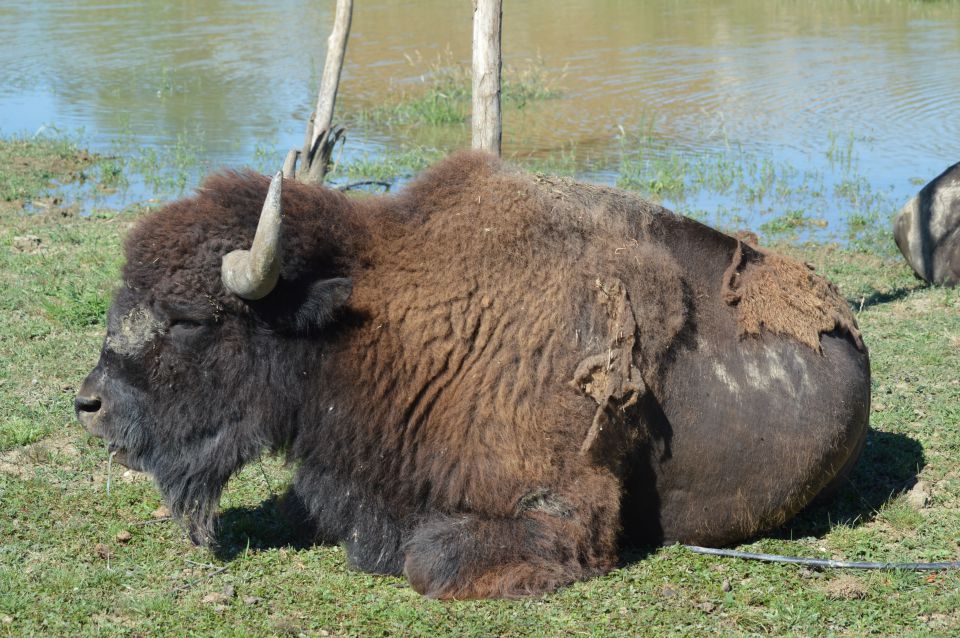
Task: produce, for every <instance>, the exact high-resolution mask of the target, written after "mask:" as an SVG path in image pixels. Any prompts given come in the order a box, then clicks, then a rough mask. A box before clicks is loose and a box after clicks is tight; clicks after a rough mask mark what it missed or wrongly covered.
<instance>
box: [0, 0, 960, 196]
mask: <svg viewBox="0 0 960 638" xmlns="http://www.w3.org/2000/svg"><path fill="white" fill-rule="evenodd" d="M332 4H333V3H332V2H316V1H315V0H311V1H306V0H286V1H281V2H273V3H257V2H249V1H243V0H202V1H191V2H186V1H182V0H181V1H178V2H169V1H164V2H159V1H148V2H127V3H124V2H102V1H99V2H98V1H94V0H87V1H79V2H71V3H61V2H50V1H30V2H27V1H25V0H7V1H6V2H4V3H3V4H2V5H0V112H2V114H3V117H2V119H0V132H2V133H6V134H9V133H11V132H20V131H25V132H33V131H35V130H37V129H38V128H40V127H41V126H42V125H53V126H56V127H57V128H58V129H60V130H65V131H75V130H83V131H84V137H85V139H88V140H90V142H91V143H92V144H94V145H95V146H96V145H101V146H104V147H105V146H107V145H108V144H110V143H112V142H114V141H115V140H117V139H120V138H125V139H127V140H128V141H132V143H133V144H135V145H139V146H143V147H149V146H157V147H171V146H175V145H176V144H178V143H180V144H183V143H184V141H187V142H189V143H190V144H193V145H194V146H195V147H196V148H198V149H201V152H202V155H203V158H204V159H205V160H206V162H207V163H208V164H210V165H219V164H231V165H237V164H249V163H251V162H252V161H253V157H254V156H255V154H256V151H257V149H269V151H270V153H268V155H271V153H275V154H276V156H278V157H279V155H280V154H281V153H282V152H283V150H285V149H286V148H289V147H293V146H299V144H300V140H301V136H302V130H303V120H304V119H305V117H306V115H307V111H308V109H309V105H310V103H311V101H312V99H313V91H314V88H313V87H314V86H315V85H316V82H317V76H318V72H319V69H320V68H322V56H323V51H324V48H325V42H326V36H327V33H328V29H329V25H330V21H331V10H332ZM471 17H472V13H471V10H470V3H468V2H458V3H450V2H445V1H443V0H422V1H420V2H407V1H401V0H364V1H363V2H358V3H357V4H356V8H355V15H354V23H353V32H352V34H351V38H350V44H349V50H348V55H347V67H346V69H345V73H344V78H343V84H342V87H341V93H340V94H341V99H342V104H341V108H342V109H343V110H344V112H350V111H351V110H357V109H362V108H369V107H371V106H373V105H377V104H380V103H382V102H383V101H384V100H385V99H387V96H388V95H390V94H391V93H394V92H397V91H401V90H403V89H404V88H405V87H407V88H409V87H410V86H411V85H414V84H416V82H417V81H418V78H419V77H420V76H421V74H423V73H424V72H426V71H427V70H428V65H429V64H430V62H432V61H433V60H435V59H436V56H437V55H438V54H440V53H442V52H444V51H446V50H449V51H450V55H451V56H452V59H453V60H455V61H461V62H463V63H467V62H468V61H469V47H470V34H471V26H470V20H471ZM504 25H505V26H504V56H505V60H506V62H507V63H508V64H509V63H511V62H513V63H516V62H518V61H521V60H524V59H529V58H535V57H539V58H540V59H542V60H543V64H544V65H545V66H546V68H547V69H548V70H549V71H552V72H553V73H555V74H557V75H560V74H563V75H564V79H563V82H562V89H563V97H562V98H561V99H556V100H549V101H544V102H540V103H532V104H530V105H528V107H527V108H525V109H523V110H522V111H519V112H511V113H508V114H507V117H506V119H505V132H504V141H505V153H507V154H508V155H509V154H517V155H528V154H534V155H544V154H549V153H551V152H556V151H557V150H559V149H568V148H571V147H573V148H576V149H577V159H578V160H579V161H581V162H583V161H588V160H593V162H594V169H595V171H596V174H598V175H600V176H603V175H609V174H610V173H609V171H610V170H612V168H613V167H614V166H615V164H616V162H617V161H618V159H617V158H618V157H619V153H620V152H621V151H622V144H621V139H620V135H619V131H620V128H621V127H622V128H623V130H625V131H627V132H636V131H639V130H651V132H652V133H653V135H654V136H655V138H656V139H657V140H658V141H660V142H661V143H662V144H663V146H664V147H668V148H671V149H674V150H675V151H677V152H680V153H687V154H692V155H696V154H702V153H710V152H713V151H717V150H719V149H726V148H730V147H738V148H745V149H749V150H755V151H757V152H759V153H761V154H765V155H772V156H775V157H777V158H780V159H782V160H785V161H789V162H792V163H795V164H796V165H797V166H798V167H799V168H800V169H801V170H802V169H803V168H804V167H805V166H808V165H822V164H823V162H824V159H823V157H824V153H825V151H826V150H827V149H828V148H829V145H830V138H829V137H828V136H829V135H831V134H832V135H834V136H836V135H840V136H843V137H846V136H851V135H852V136H853V137H854V138H855V139H856V141H857V154H858V156H859V157H860V161H861V165H862V168H863V169H864V172H866V173H867V174H869V175H870V179H871V180H874V181H875V182H876V183H877V184H881V185H883V186H886V185H890V186H892V188H893V189H894V191H895V197H900V196H901V195H902V199H905V198H906V197H907V196H909V195H910V194H911V193H912V191H913V190H915V185H914V184H912V183H911V182H910V178H911V177H920V178H928V177H930V176H931V175H935V174H937V173H938V172H939V171H940V170H941V169H942V168H943V167H944V166H946V165H947V164H950V163H952V162H955V161H956V159H957V157H956V153H957V150H956V149H957V142H958V140H960V106H958V103H957V101H956V99H955V87H957V86H960V3H954V2H941V3H922V2H913V1H911V0H903V1H902V2H887V1H881V0H862V1H859V2H836V0H808V1H806V2H799V3H798V2H795V1H789V0H728V1H725V2H720V1H717V2H710V3H691V2H679V1H677V0H651V1H649V2H642V3H639V2H626V1H619V2H618V1H613V0H610V1H605V2H596V1H590V0H549V1H547V0H528V1H525V2H508V3H506V7H505V16H504ZM413 52H418V53H419V56H411V55H410V54H411V53H413ZM411 60H412V61H411ZM418 60H419V61H418ZM414 134H415V135H416V134H417V133H416V132H414ZM409 135H410V131H403V132H402V133H398V132H397V131H394V130H390V129H389V128H381V129H377V128H374V129H371V130H365V131H356V130H354V131H351V135H350V138H349V143H348V146H347V151H348V153H349V154H353V155H361V154H377V153H380V152H385V151H387V150H389V149H393V148H396V147H397V146H398V145H400V144H402V143H405V142H408V141H409V139H408V136H409ZM439 140H440V141H441V142H442V143H443V144H445V145H459V144H465V143H466V140H467V135H466V131H465V129H464V130H461V129H454V130H451V131H446V132H444V133H443V134H442V136H441V137H440V138H439ZM420 141H421V143H432V142H436V141H438V138H436V137H431V136H430V135H425V136H424V138H423V140H420ZM271 156H272V155H271ZM605 171H606V172H605Z"/></svg>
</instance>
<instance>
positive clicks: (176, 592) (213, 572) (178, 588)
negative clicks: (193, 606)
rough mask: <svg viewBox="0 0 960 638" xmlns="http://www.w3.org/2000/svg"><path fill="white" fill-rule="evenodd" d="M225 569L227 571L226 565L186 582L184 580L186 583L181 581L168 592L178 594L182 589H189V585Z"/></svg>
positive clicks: (211, 576) (191, 585)
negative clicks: (180, 583)
mask: <svg viewBox="0 0 960 638" xmlns="http://www.w3.org/2000/svg"><path fill="white" fill-rule="evenodd" d="M225 571H227V568H226V567H221V568H220V569H217V570H216V571H212V572H210V573H209V574H204V575H203V576H200V577H199V578H194V579H193V580H191V581H188V582H186V583H183V584H182V585H177V586H176V587H174V588H173V589H171V590H170V593H171V594H179V593H180V592H182V591H186V590H188V589H190V588H191V587H193V586H194V585H196V584H197V583H200V582H203V581H205V580H207V579H208V578H213V577H214V576H216V575H217V574H222V573H223V572H225Z"/></svg>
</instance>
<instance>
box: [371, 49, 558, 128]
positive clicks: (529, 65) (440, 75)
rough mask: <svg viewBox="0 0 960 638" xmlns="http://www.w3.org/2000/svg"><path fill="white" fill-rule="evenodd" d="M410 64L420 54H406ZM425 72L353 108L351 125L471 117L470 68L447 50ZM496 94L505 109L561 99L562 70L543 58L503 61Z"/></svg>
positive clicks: (446, 122)
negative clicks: (379, 101)
mask: <svg viewBox="0 0 960 638" xmlns="http://www.w3.org/2000/svg"><path fill="white" fill-rule="evenodd" d="M407 61H408V62H409V63H410V65H411V66H413V67H415V68H421V67H423V66H424V65H425V62H424V60H423V59H422V57H421V56H420V55H419V53H414V54H413V55H412V56H411V55H408V56H407ZM426 66H427V70H426V72H425V73H424V74H423V75H421V76H420V81H419V82H418V83H417V84H416V85H414V86H395V87H393V88H392V91H391V94H392V98H391V99H388V101H387V103H386V104H384V105H381V106H377V107H374V108H370V109H365V110H361V111H358V112H357V113H356V114H355V115H354V118H355V123H356V124H358V125H360V126H364V125H377V126H381V127H401V126H402V127H409V126H451V125H460V124H463V123H464V122H466V121H467V120H468V119H469V116H470V95H471V83H472V79H471V70H470V67H469V66H468V65H466V64H459V63H457V62H455V61H454V59H453V54H452V53H449V52H448V53H446V54H444V55H441V56H439V57H438V58H437V59H436V60H434V61H433V62H432V63H430V64H426ZM502 78H503V79H502V86H501V97H502V102H503V108H504V109H514V110H519V109H523V108H525V107H526V106H527V104H529V103H530V102H535V101H540V100H548V99H554V98H557V97H560V95H561V91H560V89H559V88H558V85H559V83H560V82H561V81H562V79H563V74H556V73H552V72H550V71H548V70H547V69H546V68H545V66H544V63H543V60H540V59H534V60H527V61H526V62H523V63H521V64H519V65H507V66H505V67H504V68H503V73H502Z"/></svg>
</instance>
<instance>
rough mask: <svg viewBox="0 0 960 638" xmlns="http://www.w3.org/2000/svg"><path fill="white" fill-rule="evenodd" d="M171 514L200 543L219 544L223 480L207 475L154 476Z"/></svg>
mask: <svg viewBox="0 0 960 638" xmlns="http://www.w3.org/2000/svg"><path fill="white" fill-rule="evenodd" d="M154 476H155V478H156V481H157V486H158V487H159V488H160V491H161V492H162V493H163V495H164V498H165V499H166V501H167V506H168V507H169V508H170V513H171V514H172V515H173V517H174V518H175V519H176V520H177V521H179V522H180V524H181V525H182V526H183V528H184V529H185V530H186V532H187V534H189V536H190V540H191V541H193V542H194V543H196V544H197V545H204V546H209V547H212V546H214V545H216V522H217V510H218V507H219V505H220V494H221V492H222V491H223V483H221V482H220V481H217V480H211V479H210V478H208V477H205V476H203V475H196V474H194V475H181V476H179V477H177V476H162V475H161V474H159V473H157V474H155V475H154Z"/></svg>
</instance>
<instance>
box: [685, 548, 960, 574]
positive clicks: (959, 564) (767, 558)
mask: <svg viewBox="0 0 960 638" xmlns="http://www.w3.org/2000/svg"><path fill="white" fill-rule="evenodd" d="M684 547H686V548H687V549H689V550H690V551H691V552H693V553H695V554H707V555H709V556H724V557H727V558H746V559H748V560H759V561H764V562H767V563H789V564H793V565H808V566H810V567H830V568H834V569H891V570H904V571H918V570H919V571H939V570H941V569H960V561H949V562H944V563H869V562H861V561H845V560H829V559H825V558H802V557H799V556H781V555H780V554H755V553H752V552H740V551H737V550H735V549H715V548H713V547H699V546H697V545H684Z"/></svg>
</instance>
